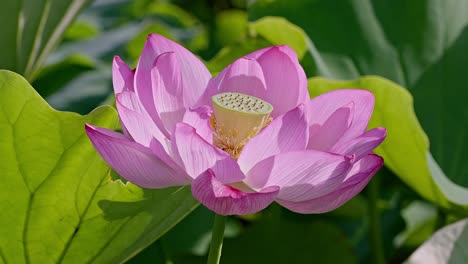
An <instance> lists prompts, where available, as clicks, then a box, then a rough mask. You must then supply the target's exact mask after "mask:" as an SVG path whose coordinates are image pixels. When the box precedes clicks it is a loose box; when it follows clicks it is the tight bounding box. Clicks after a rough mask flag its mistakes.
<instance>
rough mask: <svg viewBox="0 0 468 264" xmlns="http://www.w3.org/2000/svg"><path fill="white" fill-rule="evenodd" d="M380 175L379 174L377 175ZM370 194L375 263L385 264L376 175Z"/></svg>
mask: <svg viewBox="0 0 468 264" xmlns="http://www.w3.org/2000/svg"><path fill="white" fill-rule="evenodd" d="M377 176H378V175H377ZM368 196H369V212H368V213H369V227H370V228H369V235H370V241H371V248H372V254H373V257H374V261H373V263H376V264H385V255H384V251H383V244H382V242H383V241H382V229H381V227H380V214H379V208H378V207H377V200H378V196H379V183H378V178H377V177H374V178H373V179H372V180H371V182H370V183H369V185H368Z"/></svg>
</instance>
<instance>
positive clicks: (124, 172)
mask: <svg viewBox="0 0 468 264" xmlns="http://www.w3.org/2000/svg"><path fill="white" fill-rule="evenodd" d="M86 133H87V134H88V137H89V139H90V140H91V142H92V143H93V145H94V147H95V148H96V150H97V151H98V152H99V154H100V155H101V157H102V158H103V159H104V160H105V161H106V162H107V163H108V164H109V165H110V166H111V167H112V168H113V169H114V170H115V171H117V172H118V173H119V174H120V175H121V176H122V177H124V178H125V179H127V180H129V181H131V182H133V183H135V184H137V185H139V186H141V187H144V188H165V187H169V186H178V185H186V184H190V181H191V178H190V177H188V175H186V174H181V173H180V172H179V171H177V170H176V169H174V168H171V167H170V166H168V165H167V164H166V163H164V162H163V161H162V160H161V159H159V158H158V157H157V156H155V155H154V154H153V153H152V152H151V150H150V149H148V148H145V147H143V146H142V145H140V144H138V143H136V142H132V141H129V140H127V139H126V138H125V137H123V135H121V134H119V133H116V132H114V131H112V130H108V129H104V128H98V127H93V126H90V125H86Z"/></svg>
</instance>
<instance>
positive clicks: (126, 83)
mask: <svg viewBox="0 0 468 264" xmlns="http://www.w3.org/2000/svg"><path fill="white" fill-rule="evenodd" d="M134 74H135V73H134V71H133V70H131V69H130V68H129V67H128V66H127V64H125V62H123V61H122V59H120V57H119V56H115V57H114V61H113V63H112V82H113V86H114V92H115V94H119V93H121V92H123V91H133V90H134V89H133V77H134Z"/></svg>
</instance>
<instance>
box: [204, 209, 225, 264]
mask: <svg viewBox="0 0 468 264" xmlns="http://www.w3.org/2000/svg"><path fill="white" fill-rule="evenodd" d="M225 219H226V217H225V216H222V215H218V214H215V218H214V224H213V231H212V236H211V245H210V253H209V254H208V261H207V264H218V263H219V260H220V259H221V249H222V248H223V237H224V221H225Z"/></svg>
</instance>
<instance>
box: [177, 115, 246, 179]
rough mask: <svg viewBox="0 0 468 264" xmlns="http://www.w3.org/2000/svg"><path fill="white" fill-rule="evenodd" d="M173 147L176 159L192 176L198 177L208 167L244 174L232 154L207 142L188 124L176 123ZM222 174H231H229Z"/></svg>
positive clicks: (234, 173)
mask: <svg viewBox="0 0 468 264" xmlns="http://www.w3.org/2000/svg"><path fill="white" fill-rule="evenodd" d="M171 147H172V154H173V158H174V160H175V161H176V162H177V163H178V164H179V165H180V166H181V167H182V168H184V169H185V171H187V173H188V175H190V176H191V177H192V178H196V177H198V175H200V174H201V173H202V172H204V171H205V170H207V169H216V170H232V174H233V175H236V174H237V175H243V173H242V172H241V170H240V168H239V165H238V164H237V162H236V161H235V160H234V159H233V158H232V157H231V156H229V155H228V154H227V153H226V152H224V151H222V150H220V149H218V148H216V147H214V146H213V145H211V144H210V143H208V142H206V141H205V140H204V139H203V138H202V137H200V136H199V135H198V134H197V133H196V130H195V129H194V128H193V127H191V126H189V125H187V124H184V123H178V124H177V125H176V127H175V129H174V132H173V135H172V140H171ZM222 175H226V176H229V174H222ZM235 180H236V181H237V180H242V179H235Z"/></svg>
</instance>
